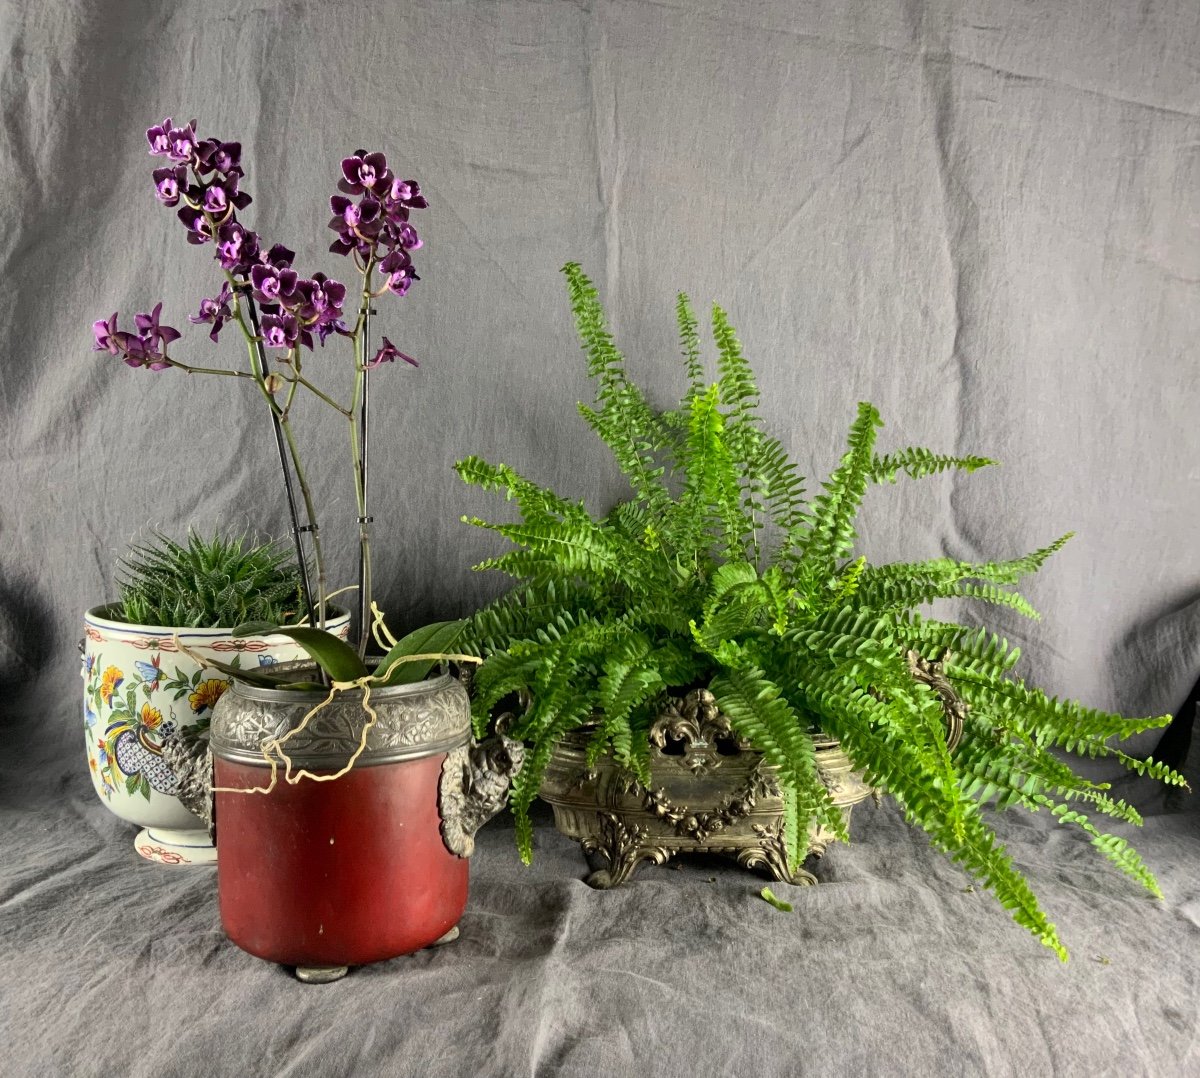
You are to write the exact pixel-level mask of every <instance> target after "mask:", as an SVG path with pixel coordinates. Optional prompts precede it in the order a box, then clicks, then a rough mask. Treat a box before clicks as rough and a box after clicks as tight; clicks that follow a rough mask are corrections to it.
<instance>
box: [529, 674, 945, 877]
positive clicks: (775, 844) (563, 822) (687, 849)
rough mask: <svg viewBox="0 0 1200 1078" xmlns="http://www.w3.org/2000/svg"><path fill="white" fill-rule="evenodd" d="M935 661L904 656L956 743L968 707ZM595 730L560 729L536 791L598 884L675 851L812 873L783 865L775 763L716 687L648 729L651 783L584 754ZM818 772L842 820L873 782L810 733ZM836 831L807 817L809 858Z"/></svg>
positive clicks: (679, 701) (784, 873)
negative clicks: (743, 733)
mask: <svg viewBox="0 0 1200 1078" xmlns="http://www.w3.org/2000/svg"><path fill="white" fill-rule="evenodd" d="M945 660H946V656H943V658H942V659H941V660H940V661H938V662H932V661H929V660H927V659H924V658H922V657H921V656H920V655H918V654H917V653H916V652H913V651H910V652H909V653H908V655H907V662H908V665H909V669H910V670H911V671H912V674H913V676H914V677H915V678H916V679H918V680H919V681H923V682H924V683H925V684H926V685H928V686H929V687H930V689H931V690H933V692H935V693H936V694H937V695H938V697H939V699H940V701H941V705H942V714H943V716H944V718H945V722H946V744H947V747H948V748H949V749H950V750H951V751H953V750H954V748H955V747H956V746H957V745H958V742H959V740H960V739H961V737H962V732H963V721H964V718H965V716H966V711H967V705H966V703H965V702H964V701H963V700H962V699H961V698H960V697H959V696H958V695H957V694H956V693H955V691H954V689H953V687H952V686H951V684H950V682H949V681H948V680H947V678H946V676H945V671H944V668H943V666H944V663H945ZM592 732H593V731H592V730H590V729H584V730H579V731H575V732H573V733H571V734H568V735H567V736H566V737H564V738H563V739H562V740H560V741H559V742H558V743H557V744H556V745H555V746H554V748H553V750H552V752H551V756H550V762H549V765H548V766H547V769H546V775H545V778H544V779H543V780H542V785H541V788H540V791H539V793H540V795H541V797H542V799H543V800H544V801H546V802H548V803H549V804H550V806H551V807H552V808H553V810H554V823H555V826H556V827H557V828H558V830H559V831H561V832H562V833H563V834H564V835H567V836H568V837H570V838H573V839H576V840H577V841H578V842H579V843H580V844H581V846H582V847H583V852H584V855H585V856H586V857H587V859H588V864H589V866H590V867H591V869H592V873H591V875H589V876H588V877H587V882H588V883H589V884H590V885H591V886H593V887H597V888H607V887H616V886H618V885H619V884H621V883H624V882H625V881H626V880H628V879H629V877H630V876H631V875H632V874H633V871H634V870H635V869H636V868H637V866H638V865H639V864H641V863H642V862H643V861H649V862H651V863H653V864H656V865H661V864H664V863H665V862H666V861H668V860H669V859H670V858H671V857H672V856H674V855H675V854H677V853H716V854H722V855H725V856H727V857H731V858H733V859H734V860H736V861H737V862H738V864H740V865H742V866H743V867H745V868H750V869H755V870H759V871H762V872H765V873H767V874H768V875H770V876H771V877H772V878H774V879H777V880H783V881H785V882H788V883H795V884H812V883H816V882H817V878H816V876H814V875H813V874H812V873H811V872H809V871H808V870H807V869H806V868H804V867H803V866H800V867H799V868H797V869H796V870H795V871H793V870H792V869H791V868H790V867H789V865H788V857H787V847H786V843H785V841H784V803H783V796H782V791H781V789H780V786H779V779H778V770H777V768H775V767H773V766H772V765H770V764H768V763H767V762H766V760H765V759H764V758H763V756H762V754H761V753H760V752H758V751H757V750H756V749H755V748H754V746H753V745H752V744H751V743H750V742H749V741H748V740H746V739H745V738H742V737H739V736H738V734H737V733H736V732H735V731H734V730H733V726H732V724H731V723H730V721H729V718H728V717H727V716H726V715H723V714H722V713H721V711H720V709H719V708H718V707H717V703H716V700H715V698H714V697H713V694H712V693H711V692H709V691H708V690H707V689H696V690H694V691H692V692H689V693H688V694H687V695H686V696H684V697H682V698H677V697H672V698H671V699H670V702H669V703H668V705H667V707H666V708H665V709H664V710H663V712H662V713H661V714H660V715H659V717H658V719H657V720H656V721H655V722H654V724H653V725H652V726H651V728H650V750H651V751H650V780H651V781H650V785H649V786H644V785H642V783H641V782H640V781H639V780H638V779H637V777H636V776H635V775H633V774H631V773H630V772H629V771H628V770H627V769H626V768H624V767H622V766H621V765H620V764H619V763H618V762H617V761H616V760H615V759H613V757H611V756H609V755H602V756H601V757H600V758H599V759H598V760H597V761H596V764H595V766H593V767H589V766H588V762H587V745H588V742H589V740H590V739H591V735H592ZM813 748H814V751H815V755H816V762H817V773H818V774H819V775H820V777H821V780H822V782H823V783H824V784H825V788H826V789H827V790H828V791H829V796H830V798H831V799H832V801H833V803H834V804H835V805H837V806H838V807H839V808H841V810H842V812H843V814H844V815H845V818H846V826H847V828H848V827H849V825H850V810H851V809H852V808H853V807H854V806H855V805H857V804H858V803H859V802H860V801H863V800H865V799H866V798H868V797H872V796H873V797H875V798H876V799H878V797H879V791H877V790H875V789H873V788H872V787H871V786H869V785H868V784H867V783H866V782H865V781H864V779H863V777H862V775H861V774H860V773H859V772H857V771H856V770H855V769H854V766H853V764H852V763H851V761H850V758H849V757H848V756H847V755H846V753H845V752H844V751H843V750H842V748H841V745H840V744H839V743H838V742H837V741H836V740H835V739H834V738H831V737H827V736H825V735H823V734H820V733H818V734H814V735H813ZM835 837H836V836H835V835H834V834H833V833H832V832H830V831H829V830H827V829H826V828H823V827H821V826H819V825H814V826H813V828H812V829H811V830H810V831H809V836H808V853H807V857H808V858H818V857H821V856H822V855H823V854H824V853H825V850H826V848H827V847H828V845H829V843H830V842H832V841H833V840H834V838H835Z"/></svg>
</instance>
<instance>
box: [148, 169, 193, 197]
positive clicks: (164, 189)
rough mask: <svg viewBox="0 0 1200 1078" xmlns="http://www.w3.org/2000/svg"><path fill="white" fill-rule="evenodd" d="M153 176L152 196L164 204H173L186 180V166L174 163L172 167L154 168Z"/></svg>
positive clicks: (182, 189)
mask: <svg viewBox="0 0 1200 1078" xmlns="http://www.w3.org/2000/svg"><path fill="white" fill-rule="evenodd" d="M152 175H153V177H154V197H155V198H157V199H158V201H159V202H161V203H162V204H163V205H164V206H175V205H177V204H178V203H179V198H180V196H181V195H182V194H183V191H184V185H185V183H186V182H187V168H186V167H185V166H183V165H176V166H174V167H173V168H156V169H155V170H154V172H153V173H152Z"/></svg>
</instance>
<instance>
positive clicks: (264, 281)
mask: <svg viewBox="0 0 1200 1078" xmlns="http://www.w3.org/2000/svg"><path fill="white" fill-rule="evenodd" d="M272 250H274V248H272ZM289 253H290V252H289ZM299 277H300V275H299V274H298V273H297V272H296V271H295V270H294V269H291V268H289V267H286V266H284V267H276V266H273V265H270V264H267V263H261V262H260V263H259V264H258V265H257V266H252V267H251V268H250V282H251V284H252V285H253V286H254V298H255V299H257V300H259V301H261V302H262V303H281V304H284V305H285V306H290V302H289V301H291V300H292V299H293V297H294V296H295V293H296V282H297V280H299Z"/></svg>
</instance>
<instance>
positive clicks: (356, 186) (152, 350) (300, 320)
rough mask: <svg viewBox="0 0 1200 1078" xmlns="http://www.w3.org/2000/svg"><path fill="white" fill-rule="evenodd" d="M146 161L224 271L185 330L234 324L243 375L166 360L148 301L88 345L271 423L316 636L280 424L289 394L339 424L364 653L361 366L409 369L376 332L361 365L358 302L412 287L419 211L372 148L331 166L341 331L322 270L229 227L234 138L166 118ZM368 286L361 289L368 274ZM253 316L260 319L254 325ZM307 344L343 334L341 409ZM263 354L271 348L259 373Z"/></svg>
mask: <svg viewBox="0 0 1200 1078" xmlns="http://www.w3.org/2000/svg"><path fill="white" fill-rule="evenodd" d="M146 138H147V140H148V141H149V143H150V153H151V155H152V156H155V157H165V158H166V159H167V161H168V162H169V163H168V164H167V165H165V166H164V167H162V168H158V169H155V170H154V173H153V177H154V186H155V195H156V197H157V198H158V201H159V202H161V203H162V204H163V205H164V206H170V207H175V206H178V207H179V209H178V217H179V220H180V221H181V222H182V223H183V225H184V226H185V227H186V229H187V233H188V235H187V238H188V242H189V243H191V244H194V245H204V244H208V243H212V244H213V245H214V247H215V252H216V253H215V258H216V260H217V262H218V264H219V265H220V267H221V270H222V272H223V274H224V276H225V281H224V283H223V284H222V286H221V289H220V291H219V292H218V293H217V295H216V296H214V297H211V298H206V299H204V300H202V301H201V303H200V310H199V313H198V314H196V315H193V316H191V317H190V319H189V321H191V322H193V323H195V324H205V325H208V326H210V327H211V328H210V331H209V336H210V338H211V339H212V340H213V341H217V340H218V337H219V334H220V332H221V329H222V328H223V326H224V325H225V324H226V323H227V322H230V321H232V322H236V323H237V325H238V328H239V329H240V330H241V332H242V335H243V337H244V338H245V341H246V347H247V351H248V354H249V367H250V369H249V370H248V371H246V370H235V369H224V368H215V367H201V366H196V365H193V364H190V363H185V362H182V361H181V360H178V359H176V358H175V357H174V356H171V355H169V354H168V346H169V345H170V344H172V343H173V342H174V341H177V340H179V338H180V336H181V335H180V333H179V331H178V330H176V329H173V328H172V327H170V326H165V325H160V324H159V315H160V312H161V310H162V304H161V303H160V304H158V306H156V307H155V308H154V310H153V312H151V313H149V314H144V313H140V314H138V315H137V316H136V317H135V324H136V327H137V331H136V332H134V333H130V332H126V331H123V330H120V329H118V327H117V314H115V313H114V314H113V315H112V316H111V317H110V318H109V319H107V320H101V321H98V322H96V323H94V325H93V332H94V334H95V340H96V350H97V351H102V352H107V353H108V354H110V355H113V356H118V357H120V358H121V359H122V360H123V361H124V362H125V363H126V364H128V365H129V366H131V367H141V368H145V369H147V370H153V371H161V370H166V369H168V368H170V367H175V368H177V369H179V370H182V371H184V372H185V373H188V374H213V375H223V376H227V377H233V378H243V379H250V380H252V381H253V382H254V383H255V385H256V386H257V388H258V390H259V392H260V394H261V396H262V398H263V400H264V402H265V403H266V405H267V407H268V410H269V412H270V415H271V424H272V429H273V432H274V435H275V442H276V448H277V450H278V452H279V461H280V467H281V470H282V473H283V481H284V492H285V495H286V498H287V501H288V511H289V515H290V518H291V525H292V536H293V541H294V543H295V546H296V556H297V561H298V562H299V564H300V567H301V572H302V582H303V590H304V603H305V606H306V608H307V613H308V618H309V623H310V624H313V625H317V626H320V627H324V624H325V615H326V600H327V598H328V596H329V589H328V576H327V571H326V564H325V556H324V551H323V548H322V543H321V532H320V526H319V521H318V518H317V508H316V505H315V503H314V501H313V495H312V488H311V486H310V485H309V482H308V479H307V476H306V474H305V470H304V466H303V463H302V460H301V456H300V451H299V446H298V443H297V440H296V436H295V432H294V430H293V426H292V408H293V404H294V402H295V399H296V394H297V392H298V391H299V390H300V389H304V390H306V391H308V392H309V393H310V394H311V395H312V396H314V397H315V398H316V399H317V400H319V401H321V402H322V403H324V404H325V405H328V406H329V407H331V408H333V409H334V410H335V411H336V412H338V413H339V414H340V415H341V416H343V417H344V418H345V419H346V421H347V424H348V429H349V434H350V448H351V470H352V473H353V477H354V487H355V500H356V503H357V506H358V525H359V589H360V596H359V600H360V613H361V617H360V623H359V628H358V631H359V637H360V643H359V653H360V655H361V654H364V653H365V651H366V646H367V641H368V638H369V628H370V620H371V619H370V616H369V612H370V609H371V547H370V522H371V518H370V516H369V515H368V513H367V450H368V445H369V443H368V419H369V376H370V371H371V370H373V369H375V368H377V367H380V366H382V365H383V364H384V363H391V362H394V361H395V360H397V359H403V360H404V361H405V362H407V363H410V364H412V365H413V366H414V367H415V366H416V365H417V362H416V360H414V359H413V358H412V357H411V356H408V355H405V354H404V353H403V352H401V351H400V350H399V349H397V348H396V347H395V345H393V344H392V343H391V341H389V340H388V338H387V337H383V338H382V340H383V345H382V346H381V347H380V348H379V349H378V351H376V352H375V354H374V355H373V356H371V357H370V358H369V359H368V356H369V355H370V351H369V334H370V320H371V315H372V314H373V313H374V311H373V309H372V306H371V304H372V301H373V300H374V299H376V298H377V297H379V296H382V295H383V294H384V293H385V292H391V293H393V294H394V295H397V296H403V295H405V294H406V293H407V292H408V290H409V288H410V287H411V285H412V282H413V281H416V280H419V278H418V277H417V274H416V273H415V272H414V270H413V264H412V256H411V254H410V252H411V251H413V250H415V249H417V248H418V247H420V246H421V240H420V238H419V237H418V235H417V232H416V229H414V228H413V226H412V224H411V223H410V222H409V215H410V213H411V211H412V210H414V209H424V208H425V207H427V206H428V205H429V203H428V201H427V200H426V199H425V197H424V196H423V195H422V194H421V189H420V185H419V184H417V183H416V182H415V181H413V180H401V179H397V178H396V177H395V175H394V174H393V173H392V171H391V170H390V169H389V168H388V164H387V159H386V158H385V157H384V155H383V154H382V153H367V152H366V151H364V150H358V151H356V152H355V153H354V154H353V155H352V156H351V157H347V158H345V159H344V160H343V161H342V163H341V172H342V175H341V178H340V179H339V180H338V190H339V192H341V193H340V194H336V195H334V196H333V197H332V198H331V199H330V207H331V209H332V211H333V218H332V219H331V220H330V222H329V227H330V228H331V229H332V230H333V231H334V232H335V233H336V234H337V238H336V239H335V240H334V242H333V243H332V244H331V245H330V248H329V249H330V250H331V251H333V252H334V253H335V254H340V255H350V256H351V257H352V259H353V261H354V265H355V268H356V269H357V270H358V272H359V274H360V275H361V277H362V288H361V304H360V306H359V312H358V318H357V320H356V322H355V324H354V326H353V328H350V327H348V326H347V325H346V323H345V321H344V320H343V317H342V315H343V312H342V305H343V303H344V301H345V298H346V286H345V285H343V284H341V283H340V282H338V281H335V280H332V279H330V278H328V277H326V276H325V274H323V273H316V274H314V275H313V276H312V277H311V278H301V277H300V275H299V273H298V272H297V271H296V270H295V269H293V268H292V264H293V260H294V259H295V253H294V252H293V251H291V250H289V249H288V248H286V247H284V246H283V245H282V244H276V245H274V246H272V247H271V248H269V249H267V250H264V244H263V242H262V240H261V239H260V237H259V236H258V234H257V233H255V232H253V231H250V230H249V229H247V228H246V227H245V226H244V225H243V224H242V222H241V221H240V220H239V219H238V211H240V210H244V209H245V208H246V206H248V205H249V204H250V202H251V198H250V196H249V195H248V194H247V193H245V192H244V191H241V190H240V189H239V188H240V183H241V180H242V179H243V178H244V176H245V172H244V170H243V168H242V164H241V155H242V148H241V144H240V143H237V142H222V141H220V140H218V139H204V140H200V139H199V138H198V137H197V135H196V121H195V120H192V121H191V122H190V123H188V124H187V125H183V126H175V125H174V123H173V122H172V121H171V120H170V119H169V118H168V119H166V120H164V121H163V122H162V123H161V124H158V125H156V126H155V127H152V128H150V129H149V131H147V132H146ZM376 270H378V272H379V275H380V282H379V285H378V287H375V280H374V276H375V272H376ZM260 315H261V317H260ZM314 335H315V339H317V340H319V342H320V344H321V345H322V347H324V345H325V342H326V340H327V339H328V338H329V337H330V336H331V335H339V336H344V337H349V338H351V342H352V346H353V353H354V388H353V396H352V398H351V401H350V404H349V405H344V404H341V403H339V401H338V400H337V399H335V397H334V396H332V395H331V394H330V393H329V392H327V391H326V390H324V389H322V388H320V387H319V386H318V385H316V384H315V382H314V381H313V380H312V379H311V378H310V377H309V376H308V375H307V374H306V373H305V372H304V369H303V359H304V353H305V352H306V351H309V352H311V351H312V350H313V346H314ZM267 350H271V351H273V352H278V353H282V354H281V355H278V356H277V357H276V359H277V368H276V369H274V370H272V369H270V365H269V363H268V359H267ZM297 489H298V490H299V494H300V500H301V501H302V502H303V505H304V515H305V516H306V517H307V520H306V521H305V523H303V524H302V523H301V522H300V510H299V505H298V504H297V500H296V493H295V492H296V490H297ZM306 534H307V535H308V536H309V539H310V542H311V547H312V562H313V565H314V567H315V570H316V589H315V594H314V589H313V586H312V582H311V578H310V576H309V564H308V563H309V559H308V557H307V554H306V551H305V544H304V541H303V536H304V535H306Z"/></svg>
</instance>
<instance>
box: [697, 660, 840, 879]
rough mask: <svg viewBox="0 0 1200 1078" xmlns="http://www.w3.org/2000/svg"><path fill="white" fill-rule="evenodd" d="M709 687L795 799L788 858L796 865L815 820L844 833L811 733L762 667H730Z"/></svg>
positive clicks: (802, 854) (805, 850) (736, 726)
mask: <svg viewBox="0 0 1200 1078" xmlns="http://www.w3.org/2000/svg"><path fill="white" fill-rule="evenodd" d="M710 689H711V691H712V694H713V696H714V697H715V698H716V701H717V704H718V705H719V706H720V708H721V711H722V712H723V713H724V714H725V715H728V716H729V721H730V723H731V724H732V726H733V728H734V729H735V730H736V731H737V732H738V733H739V734H741V735H742V736H743V737H746V738H749V739H750V740H751V741H753V743H754V746H755V748H757V749H758V750H759V752H761V753H762V754H763V757H764V758H765V759H766V761H767V763H769V764H772V765H774V766H775V767H777V768H778V769H779V783H780V785H781V786H782V787H783V788H784V789H785V790H789V791H791V793H792V796H793V797H794V798H795V816H794V820H793V823H792V825H791V829H793V830H794V834H793V835H792V836H791V845H790V846H789V848H788V860H789V862H790V863H791V864H792V865H793V866H795V865H798V864H799V863H800V861H801V860H802V859H803V857H804V855H805V854H807V852H808V848H807V845H806V840H807V837H808V829H809V826H810V824H812V823H813V822H820V823H822V824H824V825H825V826H826V827H829V828H830V829H831V830H833V831H834V833H835V834H837V835H839V836H840V837H843V838H844V837H846V826H845V821H844V819H843V818H842V815H841V812H840V810H839V809H838V808H837V806H836V805H834V804H833V801H832V799H831V798H830V796H829V791H828V790H827V789H826V788H825V785H824V783H822V782H821V778H820V775H819V774H818V772H817V761H816V753H815V750H814V749H813V741H812V737H811V736H810V735H809V734H808V733H807V732H806V730H805V727H806V726H807V724H806V723H803V722H801V721H800V718H799V716H798V715H797V714H796V712H795V711H794V710H793V708H792V706H791V705H790V704H789V703H788V701H787V700H786V699H785V698H784V697H783V694H782V692H781V691H780V689H779V686H777V685H775V684H773V683H772V682H771V681H769V680H768V679H767V678H766V676H765V675H764V674H763V672H762V671H761V670H757V669H755V668H753V667H746V668H738V667H734V668H730V669H726V670H724V671H723V672H722V673H721V674H719V675H718V676H717V677H715V678H713V681H712V684H711V686H710ZM802 838H803V840H804V841H803V842H802ZM802 846H803V848H801V847H802Z"/></svg>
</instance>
